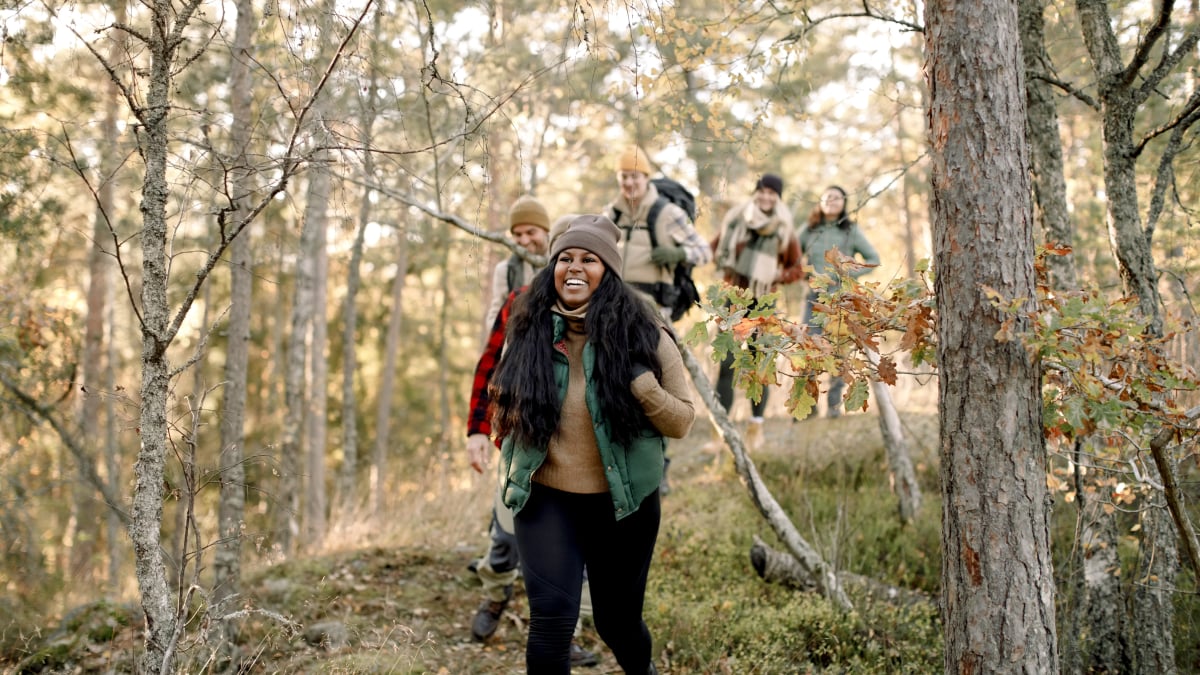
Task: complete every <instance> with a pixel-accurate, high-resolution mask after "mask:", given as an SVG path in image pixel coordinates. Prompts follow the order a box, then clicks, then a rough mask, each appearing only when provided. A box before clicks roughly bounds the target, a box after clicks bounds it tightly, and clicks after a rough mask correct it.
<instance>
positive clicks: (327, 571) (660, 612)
mask: <svg viewBox="0 0 1200 675" xmlns="http://www.w3.org/2000/svg"><path fill="white" fill-rule="evenodd" d="M827 424H836V425H838V427H839V429H840V430H841V431H840V432H839V434H838V435H840V436H842V440H845V438H846V437H847V434H848V433H849V430H851V429H856V430H857V431H854V432H853V433H849V437H850V438H853V436H854V435H855V434H858V433H862V434H866V435H868V436H875V437H877V436H878V427H877V419H876V416H875V415H874V414H870V415H850V416H845V417H843V418H842V419H840V420H815V421H809V422H802V423H796V422H793V421H792V420H790V419H788V418H768V425H767V428H766V441H767V442H766V445H765V446H764V448H763V450H762V451H761V454H762V456H763V457H765V458H768V459H767V460H766V461H768V462H770V461H773V460H771V459H769V458H770V457H772V456H776V457H783V458H789V459H788V460H787V461H789V462H790V461H796V460H799V461H803V457H802V456H800V455H797V454H796V453H793V452H792V451H791V449H790V448H789V446H791V445H792V444H793V443H795V441H796V438H798V437H800V436H805V435H807V434H808V432H809V431H811V430H813V429H819V428H821V427H820V425H827ZM808 425H815V426H808ZM701 427H703V428H701ZM925 434H926V436H927V435H928V431H927V427H926V431H925ZM831 441H832V445H833V446H834V447H836V446H838V445H839V443H838V441H837V436H831ZM925 442H928V438H926V440H925ZM875 443H878V441H875ZM814 451H815V452H827V450H819V449H818V450H814ZM671 454H672V458H673V463H672V468H671V480H672V484H673V488H674V489H673V490H672V492H671V494H670V495H668V496H667V497H666V498H665V500H664V518H663V519H664V528H663V532H662V533H661V534H660V545H659V549H658V550H656V562H655V565H656V567H658V568H659V569H664V567H665V568H666V569H668V570H671V569H686V568H678V567H676V566H677V565H689V564H690V565H692V566H693V567H694V566H696V564H697V562H696V561H697V560H701V558H695V559H692V560H689V559H683V557H684V556H685V555H693V553H688V551H691V550H692V549H697V550H699V551H700V552H701V553H702V554H703V553H705V550H706V547H708V546H709V544H695V543H689V537H690V536H691V535H689V533H688V530H689V529H690V528H693V527H695V528H708V529H710V530H715V527H714V526H713V525H711V524H706V521H705V520H704V519H705V518H713V517H718V516H717V514H716V513H715V512H713V513H705V512H706V511H711V510H712V509H713V507H714V504H713V501H714V499H717V498H723V499H728V498H729V496H730V495H733V494H735V493H737V492H738V491H741V494H742V495H745V491H744V488H742V487H741V486H740V481H739V479H738V478H737V477H736V475H735V474H734V473H733V468H732V460H731V457H730V456H729V454H728V450H727V449H726V448H724V446H723V445H720V444H719V443H718V442H717V441H716V440H715V436H714V435H713V431H712V429H711V426H710V425H708V423H707V422H703V423H701V422H699V421H698V423H697V430H696V431H694V432H693V436H692V437H689V439H685V440H684V441H681V442H673V443H672V444H671ZM871 454H872V455H874V456H876V457H878V455H877V453H875V452H872V453H871ZM714 495H724V496H723V497H714ZM738 501H740V502H746V503H748V502H749V500H747V499H744V498H743V499H740V500H738ZM698 505H700V506H698ZM706 506H707V508H706ZM743 508H744V509H745V511H739V513H738V515H737V516H736V518H738V519H741V520H742V521H744V522H743V523H742V524H741V525H740V526H738V525H734V526H733V527H734V528H735V529H736V528H738V527H740V528H741V530H742V532H741V533H740V534H738V535H737V537H738V539H737V541H736V543H734V544H731V545H730V548H731V552H730V553H729V561H726V560H725V559H724V558H722V557H721V556H723V555H725V554H724V553H723V552H718V551H717V549H715V548H714V549H713V551H712V552H711V555H712V557H713V559H714V560H719V561H720V564H721V565H722V566H724V567H725V568H729V567H731V566H732V567H735V568H737V569H733V570H728V569H726V570H723V571H720V572H711V573H709V574H710V576H711V575H714V574H720V575H725V574H730V575H732V576H731V577H730V578H732V579H736V581H732V582H730V581H720V580H719V579H718V580H717V582H716V583H718V584H727V585H728V584H738V585H741V584H748V585H746V586H745V589H749V591H746V590H743V589H742V587H741V586H739V587H738V588H737V589H732V588H731V589H730V591H729V595H730V597H733V594H734V593H735V592H736V593H741V594H743V595H744V594H746V593H749V594H750V595H756V594H762V597H761V598H752V600H753V602H756V603H761V602H769V603H774V605H775V606H776V608H775V609H772V608H769V607H768V608H767V610H752V611H778V608H780V607H783V608H786V607H788V606H792V607H794V606H795V605H794V603H795V601H794V600H791V599H789V598H794V597H795V594H794V593H786V592H784V591H779V590H760V589H759V587H765V586H766V585H765V584H762V583H761V582H759V581H758V580H757V579H754V578H753V571H752V570H751V569H750V566H749V564H748V557H747V556H745V548H744V544H745V538H746V537H747V536H748V535H747V532H753V531H755V530H757V531H762V530H763V529H764V528H763V525H762V523H761V522H757V523H752V522H751V521H753V520H754V511H753V509H752V507H751V506H749V505H748V504H744V505H739V506H738V509H743ZM720 510H721V508H717V511H720ZM485 513H486V512H485ZM478 515H480V516H483V515H485V514H478ZM413 517H419V515H418V516H413ZM473 517H474V516H473ZM722 517H732V516H722ZM481 520H482V518H481ZM395 525H397V526H400V527H403V523H399V522H398V523H395ZM723 527H724V526H722V528H723ZM473 531H476V532H478V527H475V528H474V530H473ZM483 544H484V541H483V538H482V537H478V538H471V539H462V540H461V541H458V542H452V543H450V544H447V543H445V542H435V543H434V545H428V544H423V543H420V542H410V543H409V544H407V545H404V546H381V545H372V544H369V543H368V544H366V545H362V546H358V547H355V546H354V543H353V541H349V542H343V544H342V547H341V548H340V550H338V551H334V552H327V553H323V554H320V555H313V556H309V557H300V558H295V559H293V560H289V561H285V562H281V563H278V564H274V565H270V566H261V567H259V568H257V569H253V570H247V571H246V572H245V573H244V579H243V589H244V603H243V607H245V608H248V609H251V610H252V613H250V614H249V615H248V616H247V618H245V619H243V620H241V623H240V625H239V630H240V635H239V638H238V643H239V652H240V659H241V668H240V672H246V673H411V674H416V673H432V674H437V675H471V674H485V673H486V674H489V675H491V674H496V675H499V674H508V673H522V672H524V643H525V637H526V617H527V616H528V606H527V603H526V597H525V594H524V589H523V587H522V585H521V584H518V586H517V589H516V593H515V595H514V598H513V600H512V602H511V603H510V604H509V606H508V608H507V610H506V612H505V614H504V618H503V620H502V622H501V625H500V627H499V629H498V631H497V632H496V634H495V636H493V637H492V638H491V639H490V640H489V641H488V642H486V643H485V644H480V643H478V642H475V641H473V640H472V639H471V637H470V621H471V618H472V616H473V615H474V613H475V611H476V608H477V607H478V605H479V602H480V600H481V597H482V596H481V592H480V588H479V582H478V580H477V578H476V577H475V575H474V574H473V573H471V572H470V571H469V570H468V568H467V566H468V564H469V563H470V562H471V560H472V559H473V558H474V557H476V556H478V555H479V554H480V553H481V549H482V547H483ZM722 546H723V545H722ZM721 550H722V551H723V550H724V548H722V549H721ZM676 558H680V559H678V560H677V559H676ZM661 574H665V575H668V576H671V575H676V576H678V573H677V572H671V571H665V572H661ZM651 575H652V577H653V576H654V575H655V571H654V568H652V571H651ZM747 577H749V580H747ZM674 581H675V580H669V581H668V582H667V583H674ZM678 581H679V582H680V583H681V584H683V586H684V587H685V588H684V589H683V590H681V591H679V593H684V594H686V593H687V592H693V593H694V592H695V591H688V590H687V589H686V586H687V584H688V583H690V582H688V581H687V580H686V579H679V580H678ZM653 582H654V580H653V578H652V589H651V592H652V593H653V592H655V588H653V586H654V583H653ZM695 583H699V582H695ZM718 587H719V586H718ZM771 588H772V589H777V588H778V587H771ZM669 592H670V591H669V590H665V589H663V590H660V591H659V592H658V594H659V595H660V597H659V598H657V599H650V600H649V603H648V609H647V612H648V622H649V623H650V624H651V630H652V632H653V633H655V638H656V653H657V654H658V659H659V661H658V662H659V664H660V666H659V669H660V671H661V672H664V673H667V672H673V673H685V672H686V673H701V672H704V673H708V672H712V673H721V672H727V673H741V672H762V673H767V672H814V670H813V668H812V667H811V666H805V667H801V666H800V665H799V663H798V662H797V665H796V666H795V667H796V669H795V670H788V669H787V668H788V666H780V667H778V668H771V667H763V668H762V669H759V668H758V667H754V668H747V667H745V666H744V664H743V667H738V666H737V665H729V664H730V663H731V662H730V661H728V659H729V658H732V657H731V656H728V655H735V654H736V651H737V650H736V649H735V648H733V647H730V648H729V649H727V650H725V653H726V654H727V656H722V657H720V658H719V659H718V660H716V661H714V659H712V658H708V657H701V656H696V655H693V656H691V657H690V658H691V659H692V665H690V666H689V665H687V659H683V658H675V655H673V653H672V650H673V649H676V648H680V649H682V648H683V647H682V645H681V643H683V642H686V641H687V638H686V636H687V635H688V634H689V633H692V634H694V633H696V632H697V631H698V628H697V627H695V626H693V627H691V628H689V627H688V626H687V625H686V624H687V623H688V622H689V621H691V620H692V619H691V618H690V617H687V616H686V615H685V614H684V612H683V611H682V610H679V611H677V609H676V607H674V606H673V603H684V602H686V601H687V596H686V595H678V594H676V595H668V593H669ZM718 600H719V598H718ZM717 605H718V606H717V607H715V608H714V611H717V612H724V613H726V614H732V613H731V612H730V611H729V610H730V605H729V600H728V599H726V600H725V601H724V603H723V604H721V603H717ZM255 608H258V609H255ZM259 609H262V610H269V612H271V613H272V614H271V615H268V614H267V613H266V612H262V613H259V611H258V610H259ZM787 611H793V610H787ZM197 615H202V613H197ZM651 615H652V616H651ZM673 616H677V617H678V623H679V624H680V625H679V626H669V625H668V626H664V625H663V623H664V622H666V623H667V624H670V623H672V622H675V619H672V618H671V617H673ZM140 617H141V612H140V610H139V608H137V607H136V605H132V604H126V605H113V604H109V603H105V602H101V603H97V604H93V605H87V606H84V607H80V608H77V609H75V610H73V611H72V612H69V613H68V614H67V616H66V618H64V619H61V620H60V622H59V623H58V625H56V626H49V627H46V628H44V629H41V630H33V631H30V633H31V634H30V635H29V637H28V638H27V639H26V640H25V641H24V643H23V644H24V646H23V648H21V649H20V650H18V652H19V653H13V654H0V672H2V673H5V674H6V675H8V674H14V675H15V674H18V673H19V674H22V675H23V674H25V673H36V672H44V673H127V672H133V666H132V663H133V661H134V659H135V658H136V655H137V654H138V653H139V652H140V650H141V648H142V645H141V640H142V631H141V627H140V625H139V622H140V620H141V618H140ZM753 620H754V619H753V618H752V617H751V618H750V619H747V621H749V622H753ZM697 621H698V624H697V625H706V624H708V623H710V622H712V621H713V620H712V619H711V618H702V619H698V620H697ZM804 621H806V622H811V620H809V619H804ZM753 625H754V624H753V623H750V626H751V629H750V630H751V631H753ZM208 628H210V626H207V625H206V624H205V623H204V622H203V620H196V621H193V622H191V623H190V624H189V625H188V629H187V630H186V631H185V633H184V637H183V639H182V640H181V641H180V644H179V648H178V654H179V661H180V663H181V664H182V665H181V666H180V671H181V672H191V673H206V672H214V673H215V672H221V671H222V669H221V668H218V667H216V666H215V665H214V664H213V663H212V662H211V661H207V660H206V657H205V656H204V654H207V653H211V651H212V650H211V645H212V642H211V640H210V639H208V638H206V637H205V635H206V630H207V629H208ZM711 629H712V630H716V628H715V627H714V628H711ZM9 630H10V631H11V628H10V629H9ZM706 630H709V629H708V628H706ZM765 632H766V631H764V633H765ZM771 632H775V631H771ZM792 633H793V634H794V633H795V631H794V630H793V631H792ZM672 635H675V636H676V637H672ZM696 639H697V640H700V641H703V640H705V639H706V638H704V637H703V636H701V635H698V634H697V635H696ZM712 639H717V640H725V639H729V640H733V638H728V637H717V638H712ZM761 639H762V640H767V639H775V640H778V639H779V638H778V637H767V636H764V637H763V638H761ZM785 639H791V638H785ZM820 639H824V638H820ZM710 641H711V639H710ZM920 641H921V640H920V639H918V640H916V642H920ZM677 643H680V644H677ZM580 644H582V645H583V646H584V647H585V648H587V649H589V650H591V651H593V652H595V653H596V654H597V655H598V656H599V658H600V663H599V665H598V666H596V667H593V668H581V669H577V670H576V671H575V673H596V674H597V675H600V674H609V673H619V672H621V670H620V668H619V667H618V666H617V665H616V662H615V661H614V659H613V658H612V654H611V652H609V651H608V650H607V649H606V648H605V647H604V645H603V643H602V642H601V641H600V640H599V638H598V636H597V635H596V634H595V632H594V630H593V629H591V628H590V627H585V630H584V632H583V633H582V635H581V636H580ZM750 646H751V647H753V648H758V647H757V646H755V645H753V644H751V645H750ZM703 648H704V646H703V645H697V646H696V647H693V648H690V649H692V650H693V651H695V650H700V649H703ZM789 648H791V647H789ZM807 648H808V649H810V650H811V649H812V647H811V646H808V647H807ZM920 648H922V649H927V648H928V645H927V644H926V645H922V646H921V647H920ZM706 658H707V659H708V661H707V665H705V664H704V663H701V662H702V661H704V660H705V659H706ZM780 658H781V659H783V660H782V661H781V663H787V659H788V658H789V657H787V656H786V655H784V656H782V657H780ZM836 670H838V671H839V672H850V671H846V670H843V669H836Z"/></svg>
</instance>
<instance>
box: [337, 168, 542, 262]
mask: <svg viewBox="0 0 1200 675" xmlns="http://www.w3.org/2000/svg"><path fill="white" fill-rule="evenodd" d="M345 180H346V182H348V183H354V184H357V185H361V186H363V187H366V188H370V189H372V190H377V191H378V192H379V193H380V194H382V195H384V196H386V197H391V198H392V199H395V200H397V201H400V202H403V203H404V204H407V205H409V206H411V207H413V208H415V209H417V210H419V211H421V212H422V213H424V214H425V215H427V216H429V217H431V218H433V219H435V220H440V221H442V222H444V223H448V224H450V225H453V226H454V227H457V228H458V229H460V230H462V231H463V232H466V233H467V234H470V235H472V236H475V237H479V238H480V239H484V240H486V241H490V242H492V243H493V244H500V245H501V246H503V247H505V248H507V249H508V250H509V251H511V252H512V253H515V254H516V255H517V256H518V257H520V258H521V259H522V260H525V261H527V262H529V263H530V264H531V265H533V266H535V267H541V266H543V265H545V264H546V257H545V256H540V255H537V254H534V253H530V252H529V251H528V250H526V249H525V247H523V246H519V245H518V244H517V243H516V242H515V241H513V240H512V239H510V238H509V237H508V235H506V234H504V233H502V232H492V231H489V230H484V229H481V228H479V227H476V226H474V225H472V224H471V223H469V222H467V221H465V220H463V219H462V218H460V217H459V216H456V215H454V214H453V213H446V212H444V211H442V210H441V209H439V208H437V207H435V206H428V205H426V204H424V203H422V202H420V201H419V200H417V198H416V197H413V196H412V195H409V194H406V193H404V192H400V191H399V190H393V189H392V188H389V187H387V186H385V185H379V184H377V183H370V182H367V181H364V180H360V179H357V178H351V177H348V178H346V179H345Z"/></svg>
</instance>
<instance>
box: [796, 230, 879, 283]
mask: <svg viewBox="0 0 1200 675" xmlns="http://www.w3.org/2000/svg"><path fill="white" fill-rule="evenodd" d="M799 239H800V250H801V251H803V253H804V256H805V257H806V258H807V259H808V267H809V271H810V273H812V274H829V273H830V272H832V270H830V269H828V268H829V263H827V262H825V254H826V253H827V252H829V250H830V249H832V248H836V249H837V250H838V251H840V252H841V254H842V255H845V256H849V257H851V258H853V257H854V256H855V255H856V254H857V255H860V256H862V260H863V262H864V263H866V264H868V265H878V264H879V253H878V252H876V251H875V247H874V246H871V242H869V241H867V237H866V235H864V234H863V233H862V230H860V229H859V227H858V224H857V223H855V222H851V223H850V226H849V227H848V228H846V229H844V230H843V229H842V228H840V227H838V226H837V225H836V224H834V223H824V224H821V225H818V226H816V227H808V226H805V227H804V228H803V229H802V230H800V234H799ZM870 271H871V270H870V269H859V270H853V271H851V272H850V276H852V277H855V278H858V277H861V276H862V275H864V274H866V273H867V272H870Z"/></svg>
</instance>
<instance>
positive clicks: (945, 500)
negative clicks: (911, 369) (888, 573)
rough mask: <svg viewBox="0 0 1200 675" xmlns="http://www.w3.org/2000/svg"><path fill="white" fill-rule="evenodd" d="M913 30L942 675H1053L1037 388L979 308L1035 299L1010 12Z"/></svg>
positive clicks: (928, 15)
mask: <svg viewBox="0 0 1200 675" xmlns="http://www.w3.org/2000/svg"><path fill="white" fill-rule="evenodd" d="M925 25H926V30H925V35H926V65H925V73H926V79H927V83H928V88H929V92H930V102H929V110H928V120H929V139H930V146H931V148H930V149H931V160H932V179H933V216H934V219H933V225H934V260H935V265H934V266H935V269H936V270H937V279H936V282H935V292H936V295H937V302H938V364H939V372H940V392H939V399H938V413H939V419H940V426H941V432H940V453H939V455H940V457H939V459H940V471H941V483H942V522H943V527H942V548H943V562H942V610H943V622H944V632H945V669H944V670H945V672H947V673H1032V672H1037V673H1053V672H1057V670H1058V651H1057V644H1056V639H1055V619H1054V576H1053V569H1052V562H1051V554H1050V533H1049V505H1050V502H1049V497H1048V495H1047V492H1046V484H1045V474H1046V451H1045V447H1044V445H1043V439H1042V428H1041V394H1040V391H1039V388H1040V387H1039V385H1040V373H1039V371H1038V366H1037V364H1036V363H1035V362H1034V361H1033V360H1031V358H1030V357H1029V355H1028V354H1027V353H1026V351H1025V349H1024V347H1023V346H1022V345H1021V344H1019V343H1018V342H1015V341H1010V342H998V341H997V340H996V337H995V336H996V333H997V332H998V330H999V328H1000V325H1001V322H1002V320H1003V317H1002V315H1001V314H1000V312H999V310H997V309H995V308H994V307H992V305H991V303H990V301H989V299H988V296H987V294H986V293H985V289H988V288H990V289H994V290H995V291H997V292H999V293H1000V294H1002V295H1003V296H1004V297H1009V298H1032V297H1034V284H1035V279H1034V275H1033V266H1032V259H1033V251H1034V245H1033V221H1032V216H1031V214H1030V207H1029V202H1030V198H1029V195H1030V189H1029V174H1028V165H1027V162H1028V159H1027V156H1026V148H1025V102H1024V78H1023V76H1022V71H1023V68H1022V65H1021V60H1020V44H1019V39H1018V36H1017V12H1016V6H1015V4H1013V3H1010V2H1005V1H1003V0H970V1H969V2H964V1H954V0H940V1H936V2H930V3H927V4H926V6H925ZM980 27H986V30H981V29H980ZM1023 328H1024V327H1023V326H1018V327H1017V328H1016V330H1017V331H1020V330H1022V329H1023Z"/></svg>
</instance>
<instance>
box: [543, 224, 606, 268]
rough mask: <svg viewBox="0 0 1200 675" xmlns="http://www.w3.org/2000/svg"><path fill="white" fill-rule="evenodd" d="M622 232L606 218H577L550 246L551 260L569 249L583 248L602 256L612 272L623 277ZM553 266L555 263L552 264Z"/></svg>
mask: <svg viewBox="0 0 1200 675" xmlns="http://www.w3.org/2000/svg"><path fill="white" fill-rule="evenodd" d="M620 241H621V230H619V229H617V226H616V225H614V224H613V221H611V220H609V219H608V218H607V217H605V216H595V215H585V216H576V217H575V219H574V220H572V221H571V222H569V223H567V229H565V230H563V233H562V234H560V235H558V238H557V239H555V240H554V243H553V244H551V245H550V260H551V261H553V260H554V259H555V258H557V257H558V254H559V253H562V252H563V251H565V250H567V249H569V248H582V249H584V250H587V251H591V252H592V253H595V254H596V255H598V256H600V260H602V261H604V265H605V267H607V268H608V270H609V271H610V272H612V273H613V274H615V275H617V277H618V278H620V276H621V250H620V249H619V248H617V243H618V242H620ZM552 264H553V263H552Z"/></svg>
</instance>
